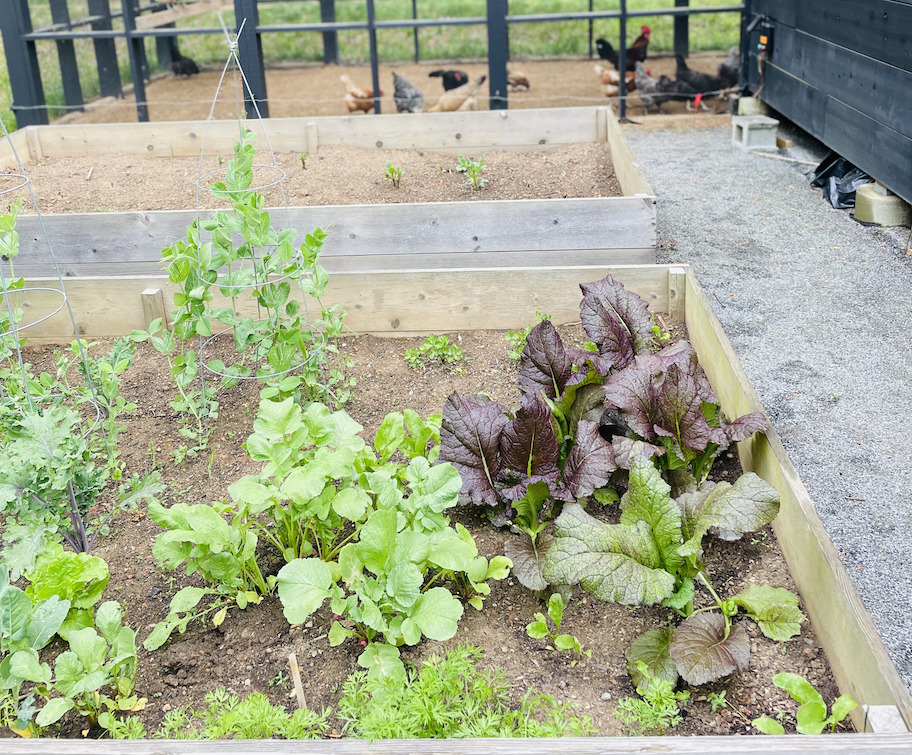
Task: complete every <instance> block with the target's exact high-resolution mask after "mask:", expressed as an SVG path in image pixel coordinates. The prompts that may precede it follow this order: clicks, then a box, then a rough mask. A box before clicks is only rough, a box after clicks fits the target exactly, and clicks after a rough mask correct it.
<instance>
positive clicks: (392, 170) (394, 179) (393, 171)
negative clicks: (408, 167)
mask: <svg viewBox="0 0 912 755" xmlns="http://www.w3.org/2000/svg"><path fill="white" fill-rule="evenodd" d="M386 177H387V179H388V180H389V182H390V183H391V184H392V185H393V188H394V189H398V188H399V182H400V181H401V180H402V168H397V167H396V166H395V165H393V163H392V161H391V160H387V161H386Z"/></svg>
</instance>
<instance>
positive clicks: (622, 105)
mask: <svg viewBox="0 0 912 755" xmlns="http://www.w3.org/2000/svg"><path fill="white" fill-rule="evenodd" d="M618 21H619V22H620V26H621V39H620V44H619V45H618V65H617V67H618V71H620V72H621V80H620V81H619V82H618V90H619V91H618V97H619V105H618V111H619V112H618V120H620V121H622V122H623V121H626V120H627V0H621V16H620V18H619V19H618Z"/></svg>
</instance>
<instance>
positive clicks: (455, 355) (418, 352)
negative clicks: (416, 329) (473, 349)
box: [405, 333, 462, 370]
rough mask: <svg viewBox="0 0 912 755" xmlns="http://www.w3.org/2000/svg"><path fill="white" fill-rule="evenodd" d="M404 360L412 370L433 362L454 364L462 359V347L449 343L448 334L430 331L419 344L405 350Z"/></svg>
mask: <svg viewBox="0 0 912 755" xmlns="http://www.w3.org/2000/svg"><path fill="white" fill-rule="evenodd" d="M405 361H406V364H408V366H409V367H411V368H412V369H413V370H420V369H423V368H424V367H428V366H429V365H431V364H433V363H434V362H439V363H441V364H454V363H456V362H460V361H462V349H460V348H459V347H458V346H457V345H456V344H453V343H450V338H449V336H435V335H434V334H433V333H431V334H430V335H429V336H428V337H427V338H425V339H424V343H422V344H421V346H419V347H417V348H414V349H406V350H405Z"/></svg>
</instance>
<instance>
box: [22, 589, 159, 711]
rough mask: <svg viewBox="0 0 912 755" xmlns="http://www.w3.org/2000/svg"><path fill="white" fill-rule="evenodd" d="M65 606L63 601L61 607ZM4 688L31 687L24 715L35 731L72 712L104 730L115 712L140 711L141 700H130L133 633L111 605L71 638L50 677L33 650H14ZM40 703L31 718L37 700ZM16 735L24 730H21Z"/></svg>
mask: <svg viewBox="0 0 912 755" xmlns="http://www.w3.org/2000/svg"><path fill="white" fill-rule="evenodd" d="M64 602H65V601H64ZM7 668H8V669H9V675H8V678H7V679H6V680H5V683H6V684H10V683H13V684H20V685H21V684H22V683H24V682H31V683H33V684H34V685H35V686H34V688H33V691H32V692H33V694H34V696H35V697H33V698H32V699H31V700H29V701H28V705H27V707H26V710H25V711H23V710H20V720H19V721H17V726H18V723H21V722H22V719H23V716H24V714H25V713H26V712H27V713H28V716H29V722H30V721H31V716H32V715H34V723H35V725H36V726H39V727H43V726H49V725H51V724H53V723H56V722H57V721H59V720H60V719H61V718H63V716H64V715H66V714H67V713H68V712H69V711H71V710H75V711H76V712H77V713H78V714H79V715H81V716H83V717H84V718H85V719H86V722H87V723H88V725H89V726H95V725H96V724H97V725H100V726H101V727H102V728H108V727H109V726H110V722H111V720H112V719H113V718H114V714H115V713H116V712H130V711H137V710H141V709H142V708H143V707H144V706H145V702H146V701H145V698H138V697H137V696H136V695H134V694H133V688H134V685H135V681H136V633H135V632H134V631H133V630H132V629H130V627H129V626H127V625H125V624H124V623H123V617H122V613H121V607H120V604H119V603H116V602H115V601H108V602H106V603H102V604H101V606H99V607H98V611H97V612H96V614H95V622H94V626H93V627H86V628H83V629H78V630H76V631H73V632H70V635H69V650H65V651H63V652H62V653H60V654H59V655H58V656H57V658H56V659H55V660H54V668H53V671H52V670H51V667H50V665H49V664H47V663H42V662H41V661H40V659H39V656H38V652H37V650H35V649H34V648H26V649H22V650H17V651H16V652H14V653H13V654H12V655H10V657H9V661H8V666H7ZM39 698H41V699H43V700H44V704H43V705H42V707H41V710H38V711H37V713H36V712H35V711H36V709H37V706H36V705H35V702H34V701H35V700H38V699H39ZM19 728H20V729H23V728H25V727H22V726H19Z"/></svg>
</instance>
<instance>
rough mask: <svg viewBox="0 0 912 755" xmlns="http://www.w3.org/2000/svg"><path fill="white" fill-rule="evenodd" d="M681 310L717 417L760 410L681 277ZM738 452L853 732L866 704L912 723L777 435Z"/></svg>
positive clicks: (907, 701) (695, 292) (695, 289)
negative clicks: (774, 512) (771, 503)
mask: <svg viewBox="0 0 912 755" xmlns="http://www.w3.org/2000/svg"><path fill="white" fill-rule="evenodd" d="M685 309H686V313H687V316H686V322H687V327H688V333H689V336H690V339H691V342H692V343H693V345H694V348H695V349H696V351H697V354H698V356H699V358H700V363H701V365H702V366H703V369H704V370H705V371H706V374H707V376H708V377H709V380H710V382H711V383H712V385H713V388H714V389H715V391H716V394H717V395H718V397H719V400H720V402H721V405H722V409H723V411H724V412H725V413H726V414H727V415H728V416H740V415H742V414H746V413H748V412H753V411H762V405H761V403H760V400H759V398H758V397H757V394H756V392H755V391H754V389H753V387H752V386H751V385H750V382H749V380H748V378H747V375H746V374H745V372H744V369H743V368H742V367H741V364H740V362H739V361H738V357H737V355H736V354H735V352H734V350H733V349H732V346H731V344H730V343H729V341H728V338H727V337H726V336H725V333H724V331H723V330H722V326H721V325H720V324H719V321H718V320H717V319H716V317H715V315H714V314H713V313H712V310H711V308H710V306H709V302H708V301H707V300H706V297H705V295H704V294H703V292H702V290H701V289H700V287H699V284H698V283H697V282H696V279H695V277H694V276H693V275H692V274H690V275H688V287H687V295H686V297H685ZM738 454H739V456H740V458H741V464H742V466H743V467H744V469H745V470H747V471H754V472H756V473H757V474H759V475H760V476H761V477H763V478H764V479H765V480H767V481H768V482H769V483H771V484H772V485H774V486H775V487H776V489H777V490H778V491H779V495H780V499H781V508H780V511H779V516H778V517H777V518H776V520H775V521H774V522H773V528H774V530H775V532H776V536H777V538H778V539H779V544H780V545H781V546H782V550H783V553H784V554H785V558H786V561H787V563H788V565H789V571H790V572H791V574H792V577H793V578H794V580H795V584H796V585H797V587H798V590H799V592H800V593H801V597H802V600H803V602H804V608H805V610H806V611H807V614H808V616H810V618H811V621H812V622H813V625H814V631H815V632H816V633H817V638H818V639H819V641H820V644H821V645H822V646H823V648H824V649H825V650H826V654H827V658H828V660H829V662H830V666H831V668H832V671H833V674H834V676H835V677H836V681H837V683H838V684H839V688H840V690H841V691H842V692H843V693H847V694H849V695H851V696H852V697H853V698H854V699H855V701H856V702H857V703H858V704H859V707H858V708H856V709H855V711H853V712H852V720H853V722H854V724H855V726H856V727H858V728H862V727H863V726H864V723H865V721H864V708H863V706H865V705H895V706H896V707H897V708H898V709H899V712H900V714H901V715H902V716H903V718H904V719H905V721H906V722H907V723H908V722H912V698H910V696H909V693H908V691H907V689H906V687H905V685H904V684H903V682H902V680H901V679H900V677H899V675H898V673H897V672H896V669H895V668H894V666H893V664H892V662H891V661H890V658H889V656H888V654H887V651H886V649H885V648H884V645H883V641H882V640H881V638H880V635H879V634H878V633H877V630H876V629H875V628H874V623H873V621H872V620H871V617H870V616H869V615H868V613H867V611H866V610H865V608H864V605H863V603H862V602H861V598H860V597H859V596H858V593H857V592H856V590H855V587H854V585H853V584H852V581H851V579H850V577H849V575H848V574H847V573H846V571H845V568H844V567H843V565H842V562H841V561H840V559H839V555H838V554H837V552H836V549H835V547H834V546H833V543H832V541H831V540H830V537H829V535H828V534H827V532H826V529H825V528H824V526H823V524H822V522H821V521H820V518H819V517H818V515H817V512H816V510H815V509H814V504H813V502H812V501H811V500H810V498H809V496H808V494H807V492H806V490H805V488H804V485H803V484H802V482H801V480H800V479H799V477H798V473H797V472H796V471H795V468H794V466H793V465H792V462H791V461H790V460H789V458H788V455H787V454H786V452H785V449H784V448H783V446H782V442H781V441H780V440H779V436H778V435H777V434H776V432H775V430H774V429H772V427H770V429H769V430H768V431H767V433H766V435H760V434H755V435H754V436H753V437H752V438H751V439H750V440H748V441H744V442H742V443H739V444H738ZM910 746H912V740H910Z"/></svg>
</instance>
